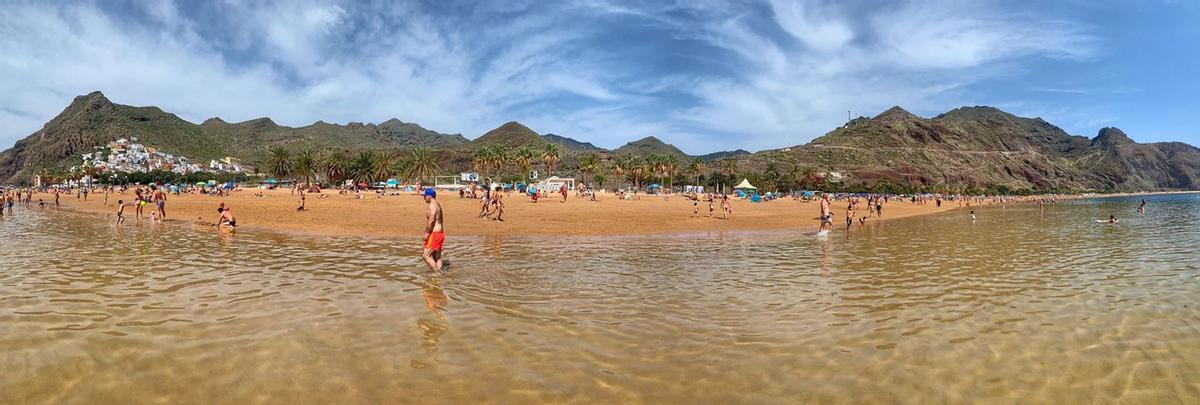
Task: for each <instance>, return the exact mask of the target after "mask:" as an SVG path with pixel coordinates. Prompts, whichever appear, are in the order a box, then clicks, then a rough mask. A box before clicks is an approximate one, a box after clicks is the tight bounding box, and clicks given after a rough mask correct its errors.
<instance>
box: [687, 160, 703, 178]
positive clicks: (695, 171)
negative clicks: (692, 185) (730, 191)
mask: <svg viewBox="0 0 1200 405" xmlns="http://www.w3.org/2000/svg"><path fill="white" fill-rule="evenodd" d="M704 169H705V164H704V159H702V158H693V159H692V161H691V162H689V163H688V167H687V172H688V173H690V174H691V175H692V177H695V178H696V185H699V184H700V173H703V172H704Z"/></svg>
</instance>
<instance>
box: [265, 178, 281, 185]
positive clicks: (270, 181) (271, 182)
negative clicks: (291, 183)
mask: <svg viewBox="0 0 1200 405" xmlns="http://www.w3.org/2000/svg"><path fill="white" fill-rule="evenodd" d="M267 184H271V185H275V184H279V181H277V180H275V179H267Z"/></svg>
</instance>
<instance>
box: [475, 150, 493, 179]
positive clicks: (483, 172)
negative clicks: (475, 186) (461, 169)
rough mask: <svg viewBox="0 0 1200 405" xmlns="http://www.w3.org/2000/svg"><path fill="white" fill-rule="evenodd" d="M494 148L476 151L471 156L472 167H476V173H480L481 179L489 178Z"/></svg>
mask: <svg viewBox="0 0 1200 405" xmlns="http://www.w3.org/2000/svg"><path fill="white" fill-rule="evenodd" d="M491 154H492V148H488V147H483V148H479V149H476V150H475V153H473V154H472V155H471V165H472V166H474V167H475V171H477V172H479V179H480V180H483V179H485V178H487V172H488V167H491V165H492V157H491Z"/></svg>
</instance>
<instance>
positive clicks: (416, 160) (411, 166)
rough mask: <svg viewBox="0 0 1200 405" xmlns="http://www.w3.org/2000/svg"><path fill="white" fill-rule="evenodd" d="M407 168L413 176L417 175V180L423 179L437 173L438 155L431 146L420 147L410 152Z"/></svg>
mask: <svg viewBox="0 0 1200 405" xmlns="http://www.w3.org/2000/svg"><path fill="white" fill-rule="evenodd" d="M407 166H408V167H406V168H405V169H407V174H408V175H409V176H411V177H416V178H417V181H422V180H424V179H425V178H426V177H431V176H433V175H435V174H437V171H438V164H437V157H436V156H434V153H433V151H432V150H430V149H429V148H425V147H418V148H413V150H411V151H409V152H408V162H407Z"/></svg>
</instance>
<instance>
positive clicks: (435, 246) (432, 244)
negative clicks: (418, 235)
mask: <svg viewBox="0 0 1200 405" xmlns="http://www.w3.org/2000/svg"><path fill="white" fill-rule="evenodd" d="M443 243H446V233H445V232H433V233H431V234H429V238H428V239H425V248H426V249H429V250H432V251H435V252H436V251H441V250H442V244H443Z"/></svg>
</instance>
